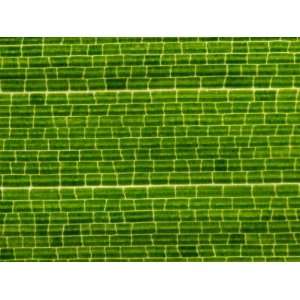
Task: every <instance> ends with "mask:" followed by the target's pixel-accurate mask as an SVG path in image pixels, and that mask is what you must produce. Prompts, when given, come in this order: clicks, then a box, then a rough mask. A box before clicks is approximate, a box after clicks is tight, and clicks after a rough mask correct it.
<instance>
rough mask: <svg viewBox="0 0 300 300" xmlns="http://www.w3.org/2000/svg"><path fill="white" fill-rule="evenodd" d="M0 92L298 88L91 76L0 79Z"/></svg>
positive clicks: (269, 82)
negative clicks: (82, 77)
mask: <svg viewBox="0 0 300 300" xmlns="http://www.w3.org/2000/svg"><path fill="white" fill-rule="evenodd" d="M0 86H1V92H25V91H26V92H41V91H43V92H45V91H49V92H53V91H96V90H128V89H133V90H143V89H199V88H207V89H209V88H210V89H216V88H239V89H240V88H299V87H300V76H201V77H199V76H198V77H172V78H168V77H156V78H143V77H138V78H106V79H102V78H94V79H57V80H56V79H48V80H43V79H28V80H22V79H3V80H1V81H0Z"/></svg>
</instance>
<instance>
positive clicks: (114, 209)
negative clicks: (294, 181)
mask: <svg viewBox="0 0 300 300" xmlns="http://www.w3.org/2000/svg"><path fill="white" fill-rule="evenodd" d="M188 200H189V199H186V198H184V199H178V202H179V203H177V202H176V201H177V199H176V200H170V201H161V200H155V201H151V202H150V201H147V200H136V201H133V200H131V201H130V200H127V201H126V200H123V201H120V202H117V201H116V203H112V202H113V201H104V200H102V201H100V200H98V201H96V200H86V201H82V200H79V201H78V203H77V201H74V202H73V201H70V200H69V201H62V203H58V202H57V201H45V202H42V201H32V203H31V202H30V201H27V202H28V203H26V201H15V202H14V203H10V202H7V203H1V208H3V210H4V208H5V207H6V208H7V210H8V209H9V205H11V208H12V209H13V210H17V211H18V212H14V213H11V212H1V213H0V219H1V224H2V225H4V224H10V225H11V224H50V223H51V224H62V223H65V224H73V223H89V221H91V222H92V221H93V219H94V218H97V220H98V222H99V219H100V217H101V218H102V222H111V223H120V222H121V223H123V222H185V221H188V222H192V221H193V222H196V221H197V222H198V221H205V222H215V221H221V222H239V221H241V222H244V221H248V222H262V221H268V222H269V221H280V222H283V223H284V222H286V221H300V209H299V208H298V209H272V210H270V209H262V210H260V209H255V210H254V209H248V208H245V206H246V204H247V199H246V200H245V201H244V202H245V203H243V205H244V206H243V208H242V209H240V208H239V209H231V208H228V209H226V208H224V209H219V208H217V207H218V206H217V204H219V206H221V203H220V201H219V199H217V200H215V199H211V201H210V204H211V203H214V202H216V203H214V205H211V206H212V207H213V208H212V209H209V210H207V209H200V210H196V209H188V208H186V209H181V208H180V207H182V206H184V205H186V207H187V206H197V204H198V203H195V204H194V203H193V202H197V201H198V202H200V203H199V204H200V205H203V206H205V205H208V204H209V202H208V201H207V199H206V198H204V199H203V203H202V201H200V200H199V199H190V200H191V201H188ZM205 200H206V201H205ZM236 200H239V202H238V201H236ZM260 200H261V199H260ZM279 200H281V199H279ZM279 200H278V203H276V200H275V201H272V202H271V201H269V206H271V204H272V205H275V204H276V205H277V204H278V206H279V205H284V204H285V205H289V204H291V205H293V202H294V203H295V199H290V198H289V201H285V202H284V201H281V202H280V201H279ZM297 200H298V201H299V198H297ZM142 201H145V204H143V203H142ZM3 202H4V201H3ZM229 202H231V203H229ZM241 202H242V201H241V199H238V198H235V199H234V200H233V201H228V200H227V202H226V201H224V203H225V205H228V203H229V204H231V205H232V206H238V205H239V206H241ZM248 202H249V201H248ZM135 203H137V204H136V205H135ZM164 203H165V204H166V207H169V209H163V210H162V209H161V206H163V204H164ZM258 203H259V201H258ZM43 204H44V205H45V207H44V208H43V207H42V205H43ZM260 204H261V205H263V204H266V203H264V202H262V201H261V203H260ZM4 205H6V206H4ZM143 205H144V209H145V208H146V207H147V206H148V207H147V208H148V209H149V210H133V209H134V208H135V206H137V207H143ZM151 205H152V207H151ZM200 205H198V206H200ZM298 206H299V205H298ZM47 208H48V210H47ZM170 208H172V209H170ZM34 210H35V211H34ZM41 210H44V211H45V210H47V212H44V211H41ZM20 211H21V212H20ZM103 211H105V212H107V213H103V214H100V215H99V214H98V212H103ZM178 224H179V223H178ZM276 224H277V223H276ZM22 226H23V225H22ZM224 226H225V225H224ZM25 227H26V226H25ZM225 227H226V226H225ZM270 230H271V231H272V230H273V229H270ZM173 231H174V229H172V228H170V232H173ZM33 232H34V231H33ZM74 234H75V233H74ZM77 234H78V232H77Z"/></svg>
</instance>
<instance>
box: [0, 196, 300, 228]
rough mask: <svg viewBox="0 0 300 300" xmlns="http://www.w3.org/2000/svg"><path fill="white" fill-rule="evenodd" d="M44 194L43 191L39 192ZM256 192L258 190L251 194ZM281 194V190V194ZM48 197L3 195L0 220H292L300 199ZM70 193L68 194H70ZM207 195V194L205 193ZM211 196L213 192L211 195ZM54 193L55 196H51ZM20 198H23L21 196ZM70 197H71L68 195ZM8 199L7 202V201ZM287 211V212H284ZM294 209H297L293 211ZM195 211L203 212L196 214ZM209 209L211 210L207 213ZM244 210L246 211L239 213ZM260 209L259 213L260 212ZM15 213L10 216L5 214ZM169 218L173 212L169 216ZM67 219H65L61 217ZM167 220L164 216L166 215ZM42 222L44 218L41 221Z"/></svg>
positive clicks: (248, 197)
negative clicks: (149, 215)
mask: <svg viewBox="0 0 300 300" xmlns="http://www.w3.org/2000/svg"><path fill="white" fill-rule="evenodd" d="M42 192H43V191H42ZM254 192H255V193H257V191H256V190H255V191H254ZM280 192H281V194H282V191H280ZM44 193H45V194H46V195H49V197H52V198H54V197H55V196H56V197H58V198H60V199H59V200H58V199H54V200H53V199H47V198H46V199H45V196H43V195H42V194H41V192H40V193H35V194H31V195H30V197H31V198H33V199H30V200H29V199H28V198H29V195H28V194H26V192H25V193H24V191H22V190H21V191H20V192H19V194H17V193H15V194H14V193H12V192H11V191H10V194H7V193H4V195H3V198H4V200H2V201H1V202H0V212H1V214H2V215H1V218H2V221H3V222H4V220H5V221H6V222H8V220H9V219H10V220H13V218H15V220H17V221H15V222H20V221H21V220H22V219H24V220H28V221H26V222H27V223H30V221H29V220H31V221H32V222H33V223H34V220H35V218H39V217H38V216H35V215H34V214H27V213H28V212H31V213H35V214H37V213H48V214H50V213H53V212H99V211H107V212H124V211H128V210H132V211H143V210H150V211H153V210H161V211H171V210H178V213H176V212H175V213H174V214H173V217H174V216H175V217H176V218H181V219H182V220H186V221H189V220H195V218H198V219H199V218H200V219H201V220H204V221H209V220H214V221H215V220H224V219H227V220H231V221H234V220H237V219H238V217H239V216H240V217H241V216H242V218H244V220H256V219H261V220H284V219H289V220H295V219H297V218H298V216H299V208H300V201H299V200H300V198H299V197H298V196H286V195H285V197H284V196H282V195H281V197H275V196H266V197H263V196H261V195H260V196H254V197H252V196H250V195H247V194H246V195H243V194H237V195H233V194H231V197H229V196H228V195H227V194H228V192H227V191H226V197H216V196H211V195H207V196H206V197H205V195H204V196H203V193H204V192H203V191H202V190H201V191H199V192H198V196H197V197H196V192H195V191H194V192H193V191H192V190H191V191H188V192H187V191H184V190H183V191H181V190H179V191H177V194H179V195H180V196H178V197H177V198H146V195H145V197H143V196H141V197H140V198H137V199H128V198H127V196H128V192H127V194H126V199H97V198H95V199H94V198H91V197H90V194H91V193H90V194H88V193H87V194H86V195H85V194H83V195H82V194H79V195H78V196H77V194H76V196H77V197H84V196H86V198H83V199H82V198H81V199H69V198H70V195H69V194H67V193H66V191H63V192H61V194H60V195H59V196H57V195H55V193H53V192H52V193H51V194H49V192H48V193H47V192H44ZM69 193H70V191H69ZM201 193H202V194H201ZM207 193H208V192H207ZM211 193H212V192H211ZM53 194H54V195H53ZM22 195H23V198H21V199H20V197H21V196H22ZM71 196H74V195H72V194H71ZM6 198H8V199H9V200H6ZM286 209H287V210H286ZM295 209H297V210H295ZM196 210H202V211H198V213H197V211H196ZM208 210H210V211H208ZM238 210H246V211H240V212H239V211H238ZM260 210H262V211H260ZM9 213H15V214H14V215H13V216H12V217H9V216H8V215H7V218H6V217H5V215H4V214H9ZM16 213H21V215H22V214H23V213H26V214H24V215H23V216H20V219H19V216H18V214H16ZM170 214H171V215H172V213H170ZM61 216H63V217H64V218H65V219H66V220H67V217H66V215H64V214H61ZM165 217H166V215H165ZM40 219H41V220H43V217H41V218H40Z"/></svg>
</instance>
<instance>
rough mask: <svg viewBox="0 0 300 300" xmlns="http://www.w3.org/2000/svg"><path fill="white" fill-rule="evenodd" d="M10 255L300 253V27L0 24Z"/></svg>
mask: <svg viewBox="0 0 300 300" xmlns="http://www.w3.org/2000/svg"><path fill="white" fill-rule="evenodd" d="M0 63H1V67H0V187H1V188H0V261H161V262H162V261H199V262H202V261H251V262H254V261H300V90H299V88H300V40H299V39H298V38H279V37H273V38H250V37H249V38H246V37H245V38H220V37H219V38H195V37H190V38H188V37H182V38H180V37H178V38H174V37H173V38H171V37H169V38H150V37H148V38H140V37H136V38H125V37H122V38H121V37H119V38H117V37H114V38H108V37H107V38H96V37H90V38H83V37H82V38H70V37H52V38H29V37H28V38H0Z"/></svg>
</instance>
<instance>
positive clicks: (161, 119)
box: [0, 112, 300, 130]
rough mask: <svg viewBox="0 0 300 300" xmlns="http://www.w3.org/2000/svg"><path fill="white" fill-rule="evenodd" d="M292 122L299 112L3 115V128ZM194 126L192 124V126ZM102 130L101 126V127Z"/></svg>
mask: <svg viewBox="0 0 300 300" xmlns="http://www.w3.org/2000/svg"><path fill="white" fill-rule="evenodd" d="M255 124H257V125H269V124H270V125H271V124H278V125H289V124H291V125H293V124H300V113H289V114H286V113H268V114H261V113H253V114H247V113H228V114H227V113H225V114H195V112H194V113H193V114H185V115H183V114H178V115H170V114H160V115H119V116H116V115H111V116H107V115H100V116H99V115H97V114H95V115H86V116H52V117H46V116H41V117H39V116H32V117H28V116H24V117H20V116H19V117H16V116H14V117H11V118H9V117H0V129H1V128H7V129H8V128H33V127H34V128H61V127H69V128H74V127H79V128H82V127H94V128H95V127H98V128H99V127H123V128H124V127H148V126H151V127H153V126H157V127H168V126H199V125H200V126H213V125H218V126H222V125H255ZM190 128H193V127H190ZM99 130H100V129H99Z"/></svg>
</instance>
